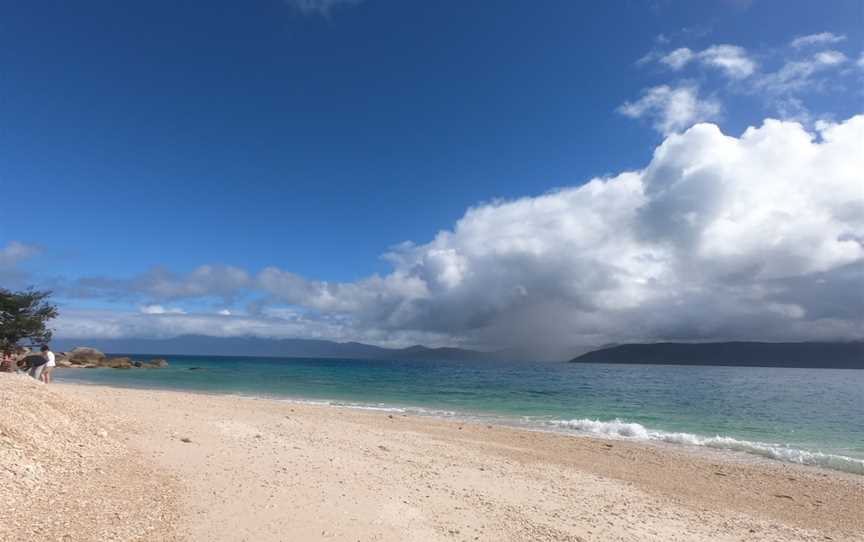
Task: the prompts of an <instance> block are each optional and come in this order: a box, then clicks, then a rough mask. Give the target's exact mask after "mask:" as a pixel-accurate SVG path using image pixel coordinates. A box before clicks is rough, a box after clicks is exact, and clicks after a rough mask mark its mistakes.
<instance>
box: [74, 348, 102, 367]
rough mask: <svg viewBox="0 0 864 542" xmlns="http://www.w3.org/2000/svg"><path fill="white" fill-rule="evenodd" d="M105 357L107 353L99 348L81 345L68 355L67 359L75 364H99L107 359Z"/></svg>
mask: <svg viewBox="0 0 864 542" xmlns="http://www.w3.org/2000/svg"><path fill="white" fill-rule="evenodd" d="M105 357H106V356H105V354H103V353H102V352H100V351H99V350H96V349H95V348H88V347H85V346H79V347H78V348H75V349H73V350H72V351H71V352H69V353H68V354H67V355H66V359H68V360H69V361H70V362H72V364H73V365H87V364H95V365H99V364H101V363H102V362H103V361H105Z"/></svg>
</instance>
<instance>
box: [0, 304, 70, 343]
mask: <svg viewBox="0 0 864 542" xmlns="http://www.w3.org/2000/svg"><path fill="white" fill-rule="evenodd" d="M49 297H51V292H48V291H39V290H33V289H30V290H24V291H21V292H12V291H10V290H6V289H5V288H0V351H3V352H11V351H12V350H14V349H15V347H16V346H17V345H18V344H19V343H20V342H21V341H24V340H27V339H29V340H30V342H32V343H34V344H45V343H47V342H48V341H50V340H51V335H52V331H51V330H50V329H49V328H48V327H47V324H48V321H49V320H51V319H53V318H56V317H57V307H56V306H54V305H52V304H51V303H49V302H48V298H49Z"/></svg>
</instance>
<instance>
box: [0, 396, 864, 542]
mask: <svg viewBox="0 0 864 542" xmlns="http://www.w3.org/2000/svg"><path fill="white" fill-rule="evenodd" d="M10 381H12V379H10ZM6 383H7V381H6V380H3V381H0V394H11V395H12V398H13V399H15V398H16V393H17V394H19V395H20V394H27V395H28V396H29V397H31V398H33V399H38V400H40V401H46V402H50V403H51V404H56V405H58V406H60V405H66V406H65V407H64V408H66V409H67V412H70V413H72V414H73V415H70V416H69V420H68V422H75V423H77V421H76V420H79V418H80V417H81V416H83V415H86V416H88V424H90V425H88V427H87V429H86V430H85V432H86V431H92V430H97V431H102V429H99V428H104V430H105V431H106V432H107V436H105V437H101V436H99V437H96V438H95V440H94V442H92V443H90V444H92V447H93V450H94V452H93V454H94V455H95V454H98V453H102V452H99V450H101V449H102V447H104V446H108V445H110V446H109V447H110V448H111V454H109V455H113V456H114V457H117V458H122V460H121V461H119V462H118V463H117V464H116V465H114V466H115V467H118V468H119V467H120V466H121V465H122V468H119V470H118V469H116V468H115V469H107V468H105V467H104V465H103V464H101V463H100V467H99V470H102V471H104V472H103V473H102V474H98V473H97V474H98V476H97V478H98V479H100V480H102V481H103V482H104V485H102V486H100V488H102V489H100V491H105V490H106V489H105V488H111V487H125V488H126V492H125V494H124V497H123V498H126V499H131V500H133V501H134V502H141V501H142V499H148V502H151V503H152V504H150V505H149V510H148V511H149V512H150V515H149V516H148V517H155V518H161V520H160V521H156V522H155V523H153V524H152V525H149V526H142V527H141V529H143V530H142V531H141V532H142V533H143V532H146V533H154V532H157V529H161V531H158V532H160V533H161V534H160V535H159V536H151V535H150V534H146V535H145V534H142V535H141V536H140V537H134V536H132V537H125V538H124V537H122V536H120V537H113V538H112V537H110V536H102V537H101V538H97V537H96V535H95V534H91V535H90V536H91V537H90V538H88V537H87V534H86V533H88V532H91V531H92V529H91V530H90V531H88V530H87V529H86V527H90V525H82V526H81V530H80V531H78V532H80V533H83V534H82V535H81V537H76V538H72V539H73V540H97V539H98V540H166V541H168V540H190V541H199V540H200V541H208V542H212V541H222V540H232V541H233V540H237V541H240V540H256V541H262V542H268V541H276V540H286V539H287V540H345V541H349V540H351V541H355V540H364V541H365V540H377V541H394V542H395V541H397V540H398V541H401V540H417V541H427V540H428V541H437V540H483V541H490V542H491V541H496V542H497V541H501V540H548V541H553V540H554V541H558V540H567V541H589V540H591V541H594V540H596V541H603V540H627V541H634V542H635V541H643V540H650V541H655V540H656V541H660V540H663V541H665V540H681V541H684V540H687V541H690V540H728V541H732V540H736V541H737V540H741V541H744V540H748V541H750V540H752V541H756V540H759V541H763V540H765V541H776V542H780V541H784V542H786V541H796V540H802V541H804V540H807V541H811V540H812V541H815V540H826V537H830V538H831V539H833V540H850V541H852V540H861V539H864V518H861V517H860V513H859V512H860V510H861V507H862V504H864V478H862V477H860V476H857V475H852V474H845V473H841V472H836V471H828V470H824V469H818V468H813V467H806V466H798V465H791V464H786V463H780V462H776V461H768V460H764V461H757V462H750V461H737V460H732V461H729V460H726V459H724V458H722V457H709V455H711V456H713V455H715V454H702V453H692V452H690V451H688V450H686V449H684V448H682V447H673V446H653V445H651V444H650V443H649V444H644V443H639V442H632V441H624V440H617V439H602V438H593V437H580V438H573V436H568V435H562V434H557V433H546V432H539V431H528V430H524V429H519V428H513V427H506V426H496V425H494V424H484V423H472V422H466V421H457V420H443V419H435V418H432V417H428V416H417V415H410V414H398V413H392V412H391V413H388V412H375V411H362V410H359V409H352V408H347V407H336V408H334V407H333V406H330V405H310V404H304V403H291V402H287V401H284V400H278V399H276V400H273V399H265V398H252V397H239V396H227V395H218V394H199V393H194V392H185V391H173V390H172V391H168V390H147V389H133V388H119V387H109V386H99V385H92V384H88V385H78V384H67V383H62V384H59V383H58V384H54V385H50V386H43V385H40V384H38V383H35V382H33V383H28V382H24V383H20V382H16V383H15V384H16V386H18V385H19V384H20V386H19V387H20V388H21V390H18V391H16V389H15V388H16V386H7V385H6ZM10 388H11V389H10ZM79 421H80V420H79ZM66 424H67V420H65V419H64V420H63V423H59V422H58V431H61V430H64V429H63V428H64V427H66ZM94 428H95V429H94ZM13 434H14V433H13ZM76 438H78V439H79V440H80V439H85V440H86V438H85V437H82V436H80V435H78V436H77V437H76ZM54 440H56V436H55V438H54ZM75 440H76V439H75V438H73V439H72V441H75ZM52 442H53V441H52ZM90 444H88V446H89V445H90ZM700 451H701V450H700ZM121 452H122V453H121ZM48 467H49V466H48V465H46V466H45V468H46V469H47V468H48ZM83 470H84V471H85V472H89V473H91V476H90V477H87V478H86V479H90V478H91V477H92V472H94V471H92V469H90V470H88V469H87V468H84V469H83ZM127 470H131V471H133V472H138V473H141V472H144V473H147V476H146V478H147V479H148V480H162V481H163V483H162V485H161V486H160V487H161V488H162V490H164V491H167V493H159V492H158V491H157V493H159V494H163V495H165V494H167V495H168V497H165V498H164V499H163V501H162V504H164V507H160V506H157V505H159V502H157V501H150V500H149V499H151V498H152V491H151V490H153V489H154V488H152V487H151V488H149V489H148V487H145V486H141V487H140V488H139V487H138V486H140V485H141V482H140V478H139V479H137V480H139V481H138V482H136V484H137V485H136V484H131V483H125V484H124V483H121V482H118V481H117V480H116V477H118V476H121V477H122V476H125V475H126V474H127V473H126V471H127ZM46 472H47V470H46ZM75 472H77V471H74V470H73V471H69V470H63V471H60V472H58V473H57V476H58V478H57V480H55V484H54V485H53V486H51V487H58V486H57V484H60V485H62V484H63V483H66V484H67V485H68V484H69V483H70V482H73V481H74V480H72V479H70V477H74V476H75ZM0 473H2V469H0ZM49 485H50V484H49ZM15 487H17V486H15ZM25 489H26V488H25ZM157 489H158V488H157ZM75 492H76V488H75V487H74V486H70V489H69V490H68V491H67V493H66V494H65V495H64V501H63V502H64V503H65V502H72V503H74V502H78V501H76V498H77V499H80V500H81V501H83V502H84V503H85V506H86V505H89V504H90V503H92V502H94V501H96V500H99V502H101V499H102V497H101V496H100V495H94V494H93V491H92V489H91V491H90V492H89V494H84V495H75ZM148 492H149V493H148ZM112 502H114V504H117V505H118V506H119V507H120V508H121V509H125V508H126V506H125V505H123V503H122V499H121V498H116V500H115V501H112ZM135 506H136V505H132V507H133V508H134V507H135ZM88 510H89V508H88ZM136 510H137V508H136ZM171 511H173V512H174V515H173V516H172V515H171V514H170V513H169V512H171ZM91 512H93V513H98V507H97V510H96V511H91ZM118 513H119V512H118ZM116 517H117V516H111V518H110V519H114V520H115V521H120V522H121V525H119V526H114V527H116V528H118V529H120V528H123V527H124V525H125V524H126V522H128V521H131V519H129V518H126V516H122V517H123V519H122V521H121V520H120V519H115V518H116ZM25 519H28V518H26V517H25ZM32 519H34V520H38V519H37V518H32ZM65 519H67V520H68V518H65ZM92 521H95V520H91V522H92ZM3 523H4V522H3V517H2V512H0V525H2V524H3ZM109 523H110V522H109ZM26 527H28V528H30V529H31V531H30V532H32V528H33V526H32V525H30V526H26ZM145 527H146V528H145ZM38 528H39V529H40V530H39V531H38V532H39V533H40V537H32V538H27V537H26V536H23V537H22V536H20V533H17V534H18V535H19V536H16V537H14V538H13V537H11V536H10V537H9V539H10V540H11V539H15V540H41V539H61V540H62V539H63V538H62V536H63V533H64V531H63V530H62V525H61V527H58V528H57V530H51V527H50V526H45V525H39V526H38ZM106 528H107V527H106ZM147 529H150V530H149V531H148V530H147ZM22 532H23V531H22ZM104 532H105V531H102V534H103V535H104ZM7 534H8V533H7ZM43 535H56V536H43ZM0 540H5V538H4V537H3V532H2V527H0Z"/></svg>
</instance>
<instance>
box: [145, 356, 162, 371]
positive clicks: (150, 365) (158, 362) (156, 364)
mask: <svg viewBox="0 0 864 542" xmlns="http://www.w3.org/2000/svg"><path fill="white" fill-rule="evenodd" d="M141 367H142V368H144V369H164V368H165V367H168V362H167V361H165V360H164V359H161V358H157V359H151V360H150V361H148V362H147V363H142V364H141Z"/></svg>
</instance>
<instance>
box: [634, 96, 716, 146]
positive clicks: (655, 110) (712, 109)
mask: <svg viewBox="0 0 864 542" xmlns="http://www.w3.org/2000/svg"><path fill="white" fill-rule="evenodd" d="M721 109H722V108H721V105H720V102H719V101H717V100H715V99H713V98H706V99H702V98H700V97H699V89H698V87H696V86H694V85H687V84H684V85H681V86H678V87H670V86H669V85H660V86H656V87H652V88H649V89H647V90H645V91H644V92H643V94H642V96H641V97H640V98H639V99H638V100H636V101H635V102H625V103H624V104H623V105H621V106H620V107H619V108H618V112H619V113H621V114H623V115H625V116H628V117H631V118H643V117H646V118H649V119H651V120H652V122H653V125H654V128H655V129H657V131H659V132H660V133H662V134H670V133H672V132H677V131H680V130H683V129H685V128H688V127H690V126H692V125H693V124H694V123H696V122H700V121H706V120H712V119H715V118H717V117H718V116H719V115H720V111H721Z"/></svg>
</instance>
